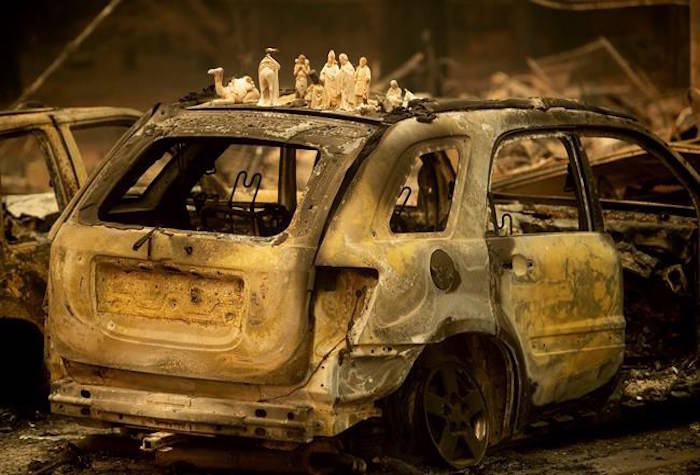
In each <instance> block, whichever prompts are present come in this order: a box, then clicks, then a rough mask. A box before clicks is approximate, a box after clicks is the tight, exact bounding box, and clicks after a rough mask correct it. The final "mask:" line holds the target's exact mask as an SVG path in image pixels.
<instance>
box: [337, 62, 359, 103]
mask: <svg viewBox="0 0 700 475" xmlns="http://www.w3.org/2000/svg"><path fill="white" fill-rule="evenodd" d="M338 59H339V60H340V108H341V109H342V110H344V111H349V110H352V109H353V106H354V104H355V85H354V79H355V68H354V67H353V65H352V63H351V62H350V60H349V59H348V55H347V54H345V53H340V56H338Z"/></svg>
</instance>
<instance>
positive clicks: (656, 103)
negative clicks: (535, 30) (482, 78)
mask: <svg viewBox="0 0 700 475" xmlns="http://www.w3.org/2000/svg"><path fill="white" fill-rule="evenodd" d="M527 65H528V67H529V71H528V72H526V73H523V74H517V75H509V74H506V73H504V72H497V73H495V74H493V75H492V76H491V78H490V81H489V89H488V90H487V91H484V92H483V93H482V94H481V95H482V96H483V97H485V98H487V99H502V98H506V97H538V96H558V97H567V98H570V99H576V100H580V101H583V102H586V103H589V104H595V105H598V106H603V107H608V108H611V109H615V110H620V111H623V112H627V113H630V114H632V115H635V116H637V117H639V118H641V119H642V120H643V121H644V122H645V123H646V124H647V125H648V126H649V127H650V128H651V129H652V130H654V131H655V132H657V133H658V134H659V135H661V136H662V137H663V138H665V139H671V134H672V130H673V128H674V123H675V122H676V118H677V117H678V116H679V115H680V114H681V112H682V110H683V108H684V107H685V104H684V98H683V95H682V94H677V93H671V94H664V93H661V92H659V90H658V89H657V88H656V87H655V85H654V84H653V83H652V82H651V81H650V80H649V78H648V77H647V76H646V75H645V74H644V73H643V72H642V71H640V70H639V69H637V68H635V67H634V66H633V65H632V64H631V63H630V62H629V61H628V60H627V59H625V57H624V56H623V55H622V54H621V53H620V51H618V50H617V49H616V48H615V46H613V44H612V43H611V42H610V41H609V40H608V39H607V38H604V37H601V38H598V39H597V40H595V41H592V42H590V43H588V44H585V45H583V46H581V47H578V48H575V49H572V50H569V51H564V52H562V53H558V54H554V55H551V56H546V57H543V58H536V59H535V58H527Z"/></svg>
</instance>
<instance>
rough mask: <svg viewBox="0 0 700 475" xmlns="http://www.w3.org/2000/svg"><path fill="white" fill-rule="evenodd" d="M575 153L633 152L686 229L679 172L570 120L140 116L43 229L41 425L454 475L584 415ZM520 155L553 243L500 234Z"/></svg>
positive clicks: (601, 260) (446, 108)
mask: <svg viewBox="0 0 700 475" xmlns="http://www.w3.org/2000/svg"><path fill="white" fill-rule="evenodd" d="M586 137H594V138H595V137H604V138H608V137H612V138H617V139H620V140H624V141H628V142H630V143H634V144H637V145H638V146H640V147H642V148H643V149H645V150H648V151H649V153H650V154H652V155H653V156H654V157H656V158H657V159H658V160H659V161H660V162H661V163H662V164H663V166H664V167H666V168H667V169H668V170H669V171H670V173H671V174H672V176H673V177H675V178H676V179H677V181H678V182H679V183H680V184H681V186H682V187H683V189H684V190H685V192H687V193H688V196H689V197H690V200H691V201H690V205H689V207H687V209H686V208H683V209H684V212H686V211H688V212H689V213H686V214H691V216H686V217H687V218H689V219H691V220H693V221H692V222H693V223H694V225H695V227H696V228H697V208H698V204H699V201H698V198H699V197H700V195H699V194H700V190H699V189H698V174H697V172H696V171H695V170H693V169H692V168H691V167H690V166H688V164H687V163H686V162H685V161H684V160H683V159H682V158H681V157H679V156H678V155H677V154H675V153H673V152H672V151H671V150H669V149H668V148H667V146H666V145H665V144H664V143H663V142H662V141H661V140H659V139H658V138H656V137H655V136H654V135H652V134H650V133H649V132H647V131H646V130H645V129H644V128H643V127H642V126H641V125H640V124H639V123H638V122H636V121H635V120H633V119H631V118H629V117H626V116H624V115H620V114H616V113H613V112H608V111H604V110H600V109H596V108H589V107H586V106H583V105H581V104H578V103H574V102H570V101H564V100H550V99H531V100H507V101H485V102H484V101H464V100H455V101H447V100H446V101H428V102H424V101H415V102H412V103H411V104H410V105H409V107H408V108H400V109H397V110H396V111H394V112H392V113H391V114H376V115H359V114H354V113H332V112H324V111H313V110H308V109H302V108H294V107H279V108H259V107H253V106H234V105H226V104H221V103H219V104H213V103H204V104H197V105H183V104H175V105H171V106H160V107H158V108H156V109H155V110H154V111H153V113H152V116H151V117H150V119H149V120H148V121H146V122H144V123H143V124H142V125H141V126H140V127H138V128H137V129H136V130H133V131H132V133H131V134H130V136H129V137H128V138H126V139H125V140H124V141H123V142H122V143H121V144H120V146H119V147H118V148H116V149H115V150H114V151H113V153H112V155H111V156H110V158H109V159H108V160H107V162H106V164H105V166H104V167H102V168H101V169H100V170H99V172H98V173H97V174H96V175H95V177H94V179H93V181H92V182H91V183H90V184H89V185H88V186H87V187H85V188H83V190H82V191H81V192H80V194H79V196H78V197H77V198H76V199H75V200H74V202H73V204H72V206H71V207H70V209H68V210H67V211H66V212H65V213H64V214H63V215H62V218H61V219H62V220H63V221H64V222H63V223H62V224H61V226H60V227H59V228H58V230H57V233H56V236H55V240H54V245H53V247H52V250H51V264H50V279H49V290H48V296H49V299H48V300H49V320H48V325H47V336H48V339H47V345H48V347H47V352H48V358H49V363H48V364H49V367H50V372H51V381H52V385H51V395H50V401H51V408H52V411H53V412H55V413H58V414H65V415H69V416H75V417H78V418H89V419H90V420H91V422H92V423H95V422H98V421H101V422H102V423H104V424H107V425H114V426H122V427H127V428H129V427H131V428H141V429H142V430H143V429H147V430H148V429H150V430H154V431H155V430H158V431H170V432H183V433H190V434H210V435H211V434H214V435H220V436H235V437H243V438H247V439H262V440H265V439H267V440H274V441H284V442H295V443H304V442H308V441H311V440H313V439H316V438H323V437H331V436H340V437H347V438H348V439H352V436H353V433H354V430H355V429H360V428H362V427H364V426H366V425H368V424H369V425H373V424H376V425H377V426H378V427H382V428H383V429H382V430H383V431H384V432H383V433H384V434H385V435H387V436H388V437H386V438H387V439H390V440H393V441H395V443H396V444H395V445H398V446H399V448H398V449H397V450H398V451H400V452H401V453H403V454H416V455H418V454H420V456H421V457H425V458H427V459H430V460H433V461H437V462H440V463H443V464H446V465H450V466H452V467H464V466H467V465H470V464H473V463H476V462H478V461H479V460H480V459H481V457H483V455H484V453H485V451H486V449H487V447H488V446H491V445H494V444H497V443H498V442H500V441H501V440H504V439H507V438H509V437H511V436H512V435H513V434H515V433H517V432H518V431H519V430H520V429H521V428H522V427H523V426H524V425H525V424H527V423H528V421H531V420H533V418H536V417H537V416H538V414H540V413H542V412H544V411H549V410H552V408H556V407H559V406H561V405H565V404H567V403H570V402H572V401H582V400H586V399H591V400H596V398H605V397H606V396H607V395H608V394H609V393H610V391H612V389H613V388H614V387H615V382H616V374H617V372H618V369H619V368H620V365H621V364H622V362H623V359H624V357H625V316H624V314H623V280H622V269H623V263H622V261H621V259H620V255H619V254H618V252H617V250H616V245H615V242H614V241H613V239H612V238H611V237H610V235H609V234H607V233H606V231H605V230H606V225H607V221H606V219H607V217H606V214H605V209H604V206H603V205H602V204H601V199H600V197H599V192H598V189H597V186H596V182H595V179H594V174H593V171H592V169H591V166H590V164H589V161H588V159H587V156H586V152H585V147H584V146H583V143H584V140H585V138H586ZM540 138H544V139H547V140H549V141H551V142H552V144H551V145H552V146H556V147H558V148H559V150H560V151H561V152H562V153H563V155H562V156H563V157H565V159H566V160H567V165H566V169H567V170H568V171H567V173H565V174H564V176H563V179H562V181H561V182H560V183H559V184H558V186H559V187H560V188H561V190H559V192H560V193H563V196H561V197H558V198H556V199H555V198H552V197H549V196H547V197H543V199H542V200H541V201H542V203H541V205H542V206H549V207H555V208H559V209H563V210H564V211H563V212H564V213H565V216H564V217H562V218H561V220H562V221H565V225H563V226H559V225H558V226H550V227H546V226H545V227H539V228H537V227H532V226H528V225H527V223H526V221H525V220H524V219H523V220H518V216H516V215H515V213H514V211H513V208H514V207H515V208H517V207H519V208H518V209H522V208H523V206H524V205H523V204H522V203H521V202H520V201H519V199H518V197H517V196H513V197H509V196H506V195H505V193H503V192H502V191H503V190H501V188H500V186H501V185H500V183H501V182H500V181H499V171H498V170H499V163H500V162H501V161H502V160H506V161H507V160H508V157H509V156H510V154H509V153H508V151H509V150H510V149H511V148H512V147H514V146H517V144H520V143H523V142H528V141H531V140H539V139H540ZM492 176H493V177H492ZM691 239H693V240H694V243H695V244H694V245H695V246H697V240H698V236H697V232H695V233H693V234H692V236H691ZM694 265H695V266H696V267H695V268H696V269H697V262H696V263H695V264H694ZM689 285H691V284H689ZM692 285H697V282H696V281H693V283H692ZM628 313H629V310H628ZM238 440H240V439H238ZM232 443H236V442H234V441H232ZM348 443H349V444H351V443H352V442H351V441H349V442H348Z"/></svg>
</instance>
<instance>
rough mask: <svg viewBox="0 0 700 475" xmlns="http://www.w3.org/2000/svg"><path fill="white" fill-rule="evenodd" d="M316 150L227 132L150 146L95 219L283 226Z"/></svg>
mask: <svg viewBox="0 0 700 475" xmlns="http://www.w3.org/2000/svg"><path fill="white" fill-rule="evenodd" d="M318 155H319V154H318V151H317V150H313V149H308V148H301V147H298V146H291V145H279V144H270V143H259V144H258V143H256V144H251V143H245V144H243V143H240V142H234V141H233V140H231V139H226V138H213V137H212V138H185V139H182V138H180V139H167V140H162V141H159V142H157V143H156V144H154V145H153V146H151V147H150V148H149V149H148V150H147V151H146V152H145V153H144V154H143V155H142V156H141V157H140V158H139V159H138V160H137V161H136V162H135V164H134V166H132V168H131V169H130V170H129V172H128V173H127V174H126V175H125V176H124V177H123V178H122V179H121V180H120V181H119V182H118V183H117V185H116V186H115V188H114V189H113V190H112V192H111V193H110V194H109V195H108V197H107V199H106V200H105V202H104V204H103V205H102V206H101V207H100V219H101V220H103V221H108V222H115V223H121V224H133V225H141V226H152V227H155V226H159V227H167V228H172V229H181V230H188V231H189V230H191V231H209V232H220V233H230V234H240V235H247V236H273V235H275V234H278V233H280V232H282V231H283V230H284V229H286V228H287V226H289V223H290V222H291V220H292V217H293V216H294V212H295V211H296V208H297V206H298V204H299V203H300V202H301V200H302V198H303V193H304V189H305V188H306V183H307V181H308V179H309V177H310V175H311V170H312V169H313V166H314V164H315V163H316V160H317V159H318Z"/></svg>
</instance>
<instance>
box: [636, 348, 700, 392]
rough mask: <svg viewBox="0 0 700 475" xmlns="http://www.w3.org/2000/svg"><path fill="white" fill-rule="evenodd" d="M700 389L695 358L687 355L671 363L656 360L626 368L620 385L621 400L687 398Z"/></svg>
mask: <svg viewBox="0 0 700 475" xmlns="http://www.w3.org/2000/svg"><path fill="white" fill-rule="evenodd" d="M699 390H700V369H699V368H698V360H697V358H687V359H685V360H681V361H678V362H677V363H676V364H674V365H671V366H662V365H661V364H660V363H658V362H657V363H656V364H655V365H649V366H646V367H635V368H633V369H630V370H629V372H628V373H627V375H626V379H625V382H624V386H623V401H624V400H632V401H640V402H641V401H665V400H668V399H669V398H675V399H680V398H690V397H691V396H697V394H698V392H699Z"/></svg>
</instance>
